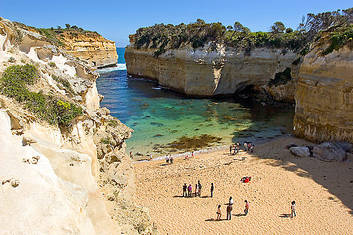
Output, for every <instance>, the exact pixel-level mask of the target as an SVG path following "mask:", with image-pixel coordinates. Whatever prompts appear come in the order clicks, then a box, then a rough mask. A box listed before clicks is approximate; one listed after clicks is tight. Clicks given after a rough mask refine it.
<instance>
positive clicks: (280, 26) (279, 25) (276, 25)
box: [271, 21, 286, 33]
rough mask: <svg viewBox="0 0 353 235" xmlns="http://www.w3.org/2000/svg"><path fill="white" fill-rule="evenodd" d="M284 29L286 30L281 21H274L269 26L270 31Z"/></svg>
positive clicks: (274, 31) (281, 31) (282, 30)
mask: <svg viewBox="0 0 353 235" xmlns="http://www.w3.org/2000/svg"><path fill="white" fill-rule="evenodd" d="M284 30H286V26H284V24H283V23H282V22H281V21H276V22H275V23H274V24H273V25H272V26H271V31H272V33H283V32H284Z"/></svg>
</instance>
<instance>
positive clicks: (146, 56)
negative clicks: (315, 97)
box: [125, 44, 298, 102]
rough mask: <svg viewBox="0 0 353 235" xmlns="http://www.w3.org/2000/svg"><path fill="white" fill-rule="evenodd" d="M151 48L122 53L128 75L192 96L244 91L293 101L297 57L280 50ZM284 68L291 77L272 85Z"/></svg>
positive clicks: (129, 49) (290, 52) (131, 48)
mask: <svg viewBox="0 0 353 235" xmlns="http://www.w3.org/2000/svg"><path fill="white" fill-rule="evenodd" d="M154 51H155V50H152V49H137V48H134V46H133V44H132V45H130V46H128V47H127V48H126V50H125V60H126V66H127V72H128V74H130V75H132V76H139V77H145V78H150V79H154V80H156V81H158V83H159V84H160V85H161V86H164V87H168V88H170V89H172V90H175V91H178V92H181V93H184V94H186V95H191V96H216V95H233V94H236V93H238V92H240V91H242V90H245V89H246V88H251V90H256V91H258V92H263V93H265V94H267V95H269V96H270V97H271V98H273V99H275V100H277V101H284V102H294V91H295V79H296V71H297V70H298V65H297V64H296V63H294V64H293V62H295V61H296V60H298V55H297V54H296V53H294V52H292V51H284V50H280V49H269V48H256V49H253V50H252V51H251V53H250V55H249V54H247V53H246V52H245V51H237V50H235V49H234V50H232V49H227V50H226V49H225V48H222V47H218V48H217V49H216V50H208V49H207V48H203V49H196V50H193V49H178V50H168V51H167V52H165V53H163V54H161V55H159V56H158V57H155V56H154ZM286 69H289V71H292V72H290V73H291V74H292V76H290V77H289V79H287V81H285V82H280V83H279V84H272V83H271V80H273V79H275V77H276V74H277V73H282V72H283V71H285V70H286Z"/></svg>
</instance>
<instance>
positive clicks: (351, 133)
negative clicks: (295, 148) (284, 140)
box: [294, 39, 353, 143]
mask: <svg viewBox="0 0 353 235" xmlns="http://www.w3.org/2000/svg"><path fill="white" fill-rule="evenodd" d="M323 40H325V39H323ZM327 47H328V43H327V41H326V43H325V42H324V43H323V42H320V44H318V43H317V44H316V45H315V46H313V49H312V50H311V52H310V53H309V54H307V55H306V56H305V58H304V61H303V63H302V65H301V67H300V72H299V80H298V84H297V91H296V94H295V100H296V108H295V117H294V132H295V134H296V135H298V136H300V137H304V138H307V139H309V140H311V141H316V142H321V141H330V140H342V141H348V142H351V143H353V74H352V72H353V50H352V45H350V46H349V45H346V46H345V47H343V48H341V49H340V50H335V51H333V52H332V53H330V54H328V55H325V56H324V55H322V52H323V50H324V49H325V48H327Z"/></svg>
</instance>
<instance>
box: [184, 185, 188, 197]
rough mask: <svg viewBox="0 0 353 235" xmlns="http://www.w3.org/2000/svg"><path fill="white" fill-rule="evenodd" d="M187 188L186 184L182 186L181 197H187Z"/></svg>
mask: <svg viewBox="0 0 353 235" xmlns="http://www.w3.org/2000/svg"><path fill="white" fill-rule="evenodd" d="M187 188H188V186H187V185H186V183H185V184H184V185H183V197H187V196H188V195H187V193H186V190H187Z"/></svg>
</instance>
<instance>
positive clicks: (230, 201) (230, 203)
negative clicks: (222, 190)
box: [228, 197, 234, 206]
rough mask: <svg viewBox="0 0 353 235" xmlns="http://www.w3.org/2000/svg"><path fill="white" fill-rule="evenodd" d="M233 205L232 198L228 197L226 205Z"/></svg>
mask: <svg viewBox="0 0 353 235" xmlns="http://www.w3.org/2000/svg"><path fill="white" fill-rule="evenodd" d="M233 203H234V202H233V198H232V197H230V198H229V203H228V204H229V205H231V206H232V205H233Z"/></svg>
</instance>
